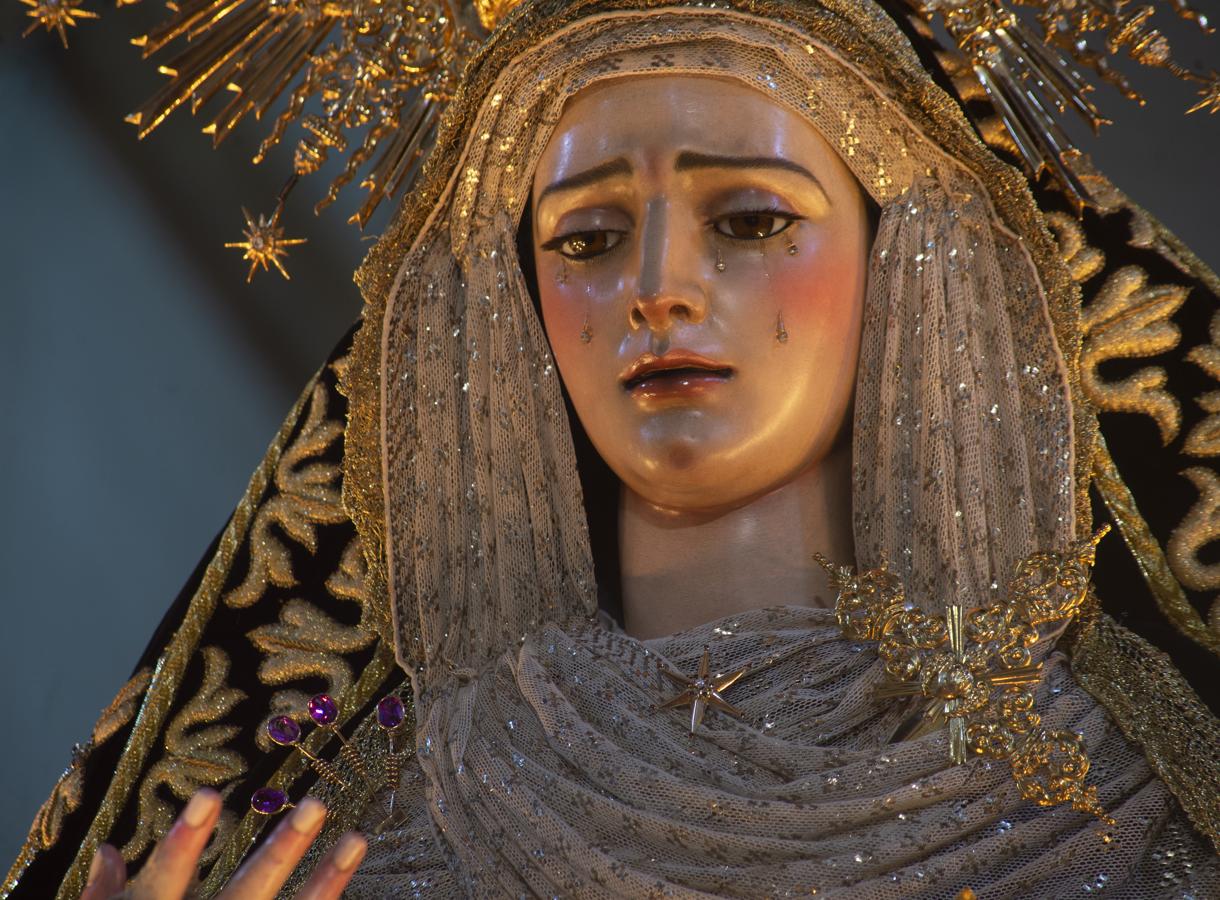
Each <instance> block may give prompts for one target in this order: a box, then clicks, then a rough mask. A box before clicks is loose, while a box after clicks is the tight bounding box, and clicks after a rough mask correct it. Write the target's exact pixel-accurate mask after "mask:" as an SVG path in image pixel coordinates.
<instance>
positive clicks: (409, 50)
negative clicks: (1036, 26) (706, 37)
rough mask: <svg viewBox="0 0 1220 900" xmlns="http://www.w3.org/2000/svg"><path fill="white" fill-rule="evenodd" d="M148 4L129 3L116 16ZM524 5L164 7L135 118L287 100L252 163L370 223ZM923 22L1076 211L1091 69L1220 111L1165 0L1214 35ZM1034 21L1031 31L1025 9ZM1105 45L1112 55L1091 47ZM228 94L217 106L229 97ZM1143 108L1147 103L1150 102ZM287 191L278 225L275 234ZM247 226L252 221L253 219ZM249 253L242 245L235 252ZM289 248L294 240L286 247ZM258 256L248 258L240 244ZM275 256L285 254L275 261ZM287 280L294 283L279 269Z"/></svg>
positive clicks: (1089, 8) (1003, 7)
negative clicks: (270, 155)
mask: <svg viewBox="0 0 1220 900" xmlns="http://www.w3.org/2000/svg"><path fill="white" fill-rule="evenodd" d="M20 2H21V3H23V4H25V5H26V6H28V7H30V9H28V10H27V14H28V15H29V16H30V17H31V18H33V20H34V21H33V23H32V24H31V25H30V27H29V28H28V29H27V30H26V33H27V34H28V33H29V32H30V31H32V30H34V29H35V28H37V27H38V26H39V25H41V26H43V27H44V28H46V29H47V30H48V31H55V32H57V33H58V34H59V36H60V38H61V40H62V41H63V42H64V44H65V45H66V44H67V36H66V29H67V28H68V27H73V26H75V25H76V24H77V22H78V20H80V19H84V18H96V17H97V14H96V13H93V12H91V11H89V10H85V9H82V8H81V3H82V2H83V0H20ZM135 2H139V0H119V4H120V5H127V4H130V3H135ZM519 2H521V0H167V5H168V7H169V9H170V13H171V15H170V17H169V18H168V19H166V20H165V21H163V22H162V23H161V24H160V25H158V26H157V27H156V28H154V29H153V30H152V31H150V32H149V33H148V34H145V35H142V36H140V37H137V38H135V39H134V40H133V43H134V44H136V45H137V46H138V47H140V48H142V50H143V54H144V56H145V57H146V58H147V57H150V56H152V55H153V54H162V53H164V54H170V53H173V55H172V56H169V58H167V59H166V60H165V61H164V62H162V63H161V64H160V65H159V67H158V68H159V70H160V71H161V72H162V73H163V74H165V75H167V76H169V80H168V81H167V82H166V83H165V84H164V85H163V86H162V88H161V89H160V90H159V91H157V92H156V93H155V94H154V95H153V96H152V97H151V98H149V99H148V101H147V102H145V103H144V105H142V106H141V107H140V108H139V109H138V110H137V111H135V112H134V113H132V114H131V115H130V116H128V121H129V122H131V123H133V124H134V125H136V127H137V128H138V130H139V136H140V137H141V138H143V137H146V136H147V135H148V134H150V133H151V132H152V131H153V130H155V129H156V128H157V126H158V125H160V124H161V123H162V122H163V121H165V119H166V117H167V116H169V114H170V113H172V112H173V111H174V110H176V109H177V108H179V107H180V106H184V105H186V106H189V108H190V110H191V112H192V114H198V113H199V112H200V110H202V109H203V107H205V106H209V107H210V108H211V109H212V110H214V112H211V113H210V117H209V119H208V121H207V123H206V124H205V125H204V127H203V131H204V132H205V133H206V134H210V135H211V136H212V142H213V144H214V145H216V146H218V145H220V144H221V143H222V142H223V141H224V140H225V138H226V137H228V136H229V135H230V134H231V133H232V132H233V130H234V128H236V127H237V126H238V125H239V124H240V123H241V122H242V121H243V120H245V119H247V118H249V117H253V118H254V119H255V120H261V119H262V118H263V116H265V115H267V114H268V112H269V110H271V108H272V107H273V106H274V105H275V104H276V102H277V101H278V100H280V99H281V98H283V97H285V95H286V96H287V103H286V105H285V106H284V108H283V109H282V111H281V112H280V113H279V114H278V115H277V116H276V117H275V119H274V122H273V124H272V126H271V129H270V133H269V134H268V135H267V137H266V138H265V139H264V140H263V142H262V145H261V147H260V148H259V151H258V152H257V153H256V154H255V156H254V160H253V161H254V162H255V163H258V162H261V161H262V160H263V159H264V158H265V156H266V154H267V152H268V151H269V150H270V149H271V148H272V147H274V146H276V145H277V144H278V143H279V142H280V141H281V140H283V138H284V136H285V133H286V132H287V129H288V127H289V125H291V124H292V123H294V122H297V123H299V124H300V126H301V128H302V129H303V130H304V132H305V134H304V136H302V137H301V138H300V139H299V140H298V142H297V146H296V151H295V154H294V159H293V169H294V176H293V178H292V179H291V180H290V185H291V184H294V183H295V179H296V177H297V176H300V175H308V174H312V173H313V172H316V171H317V170H318V169H319V168H321V166H322V165H323V163H325V162H326V161H327V159H328V158H329V157H330V156H331V155H332V154H333V155H336V156H339V157H344V156H345V157H346V164H345V165H344V166H343V168H342V170H341V171H340V172H339V174H338V175H337V176H336V177H335V178H334V179H333V180H332V182H331V184H330V187H329V190H328V191H327V193H326V195H325V196H324V197H323V198H322V200H321V201H320V202H319V203H318V204H317V205H316V206H315V212H320V211H321V210H322V209H323V208H325V207H326V206H328V205H330V204H331V203H333V202H334V201H335V199H336V198H337V197H338V195H339V192H340V191H341V190H342V189H343V188H344V187H345V186H347V185H349V184H350V183H351V182H353V181H355V180H356V179H357V178H359V179H360V180H359V184H360V186H361V187H363V188H364V189H365V190H366V191H367V192H368V196H367V198H366V199H365V202H364V204H363V205H362V206H361V207H360V209H359V210H357V212H356V213H355V214H354V215H352V216H351V218H350V219H349V221H350V222H352V223H354V224H357V225H359V226H360V227H363V226H364V225H365V224H366V223H367V222H368V221H369V219H370V217H371V216H372V215H373V213H374V212H375V211H376V209H377V207H378V205H379V204H380V203H381V201H382V200H384V199H386V198H387V197H393V196H396V195H399V194H401V193H402V192H404V191H405V190H407V188H408V187H409V185H410V183H411V181H412V180H413V178H414V176H415V175H416V174H417V172H418V170H419V164H420V162H421V160H422V158H423V156H424V155H425V153H426V152H427V150H428V148H429V147H430V145H431V141H432V139H433V137H434V136H435V130H436V126H437V124H438V122H439V120H440V113H441V111H442V110H443V108H444V105H445V104H446V103H447V102H448V100H449V98H450V97H451V95H452V92H453V90H454V87H455V85H456V81H457V78H458V76H459V74H460V72H461V68H462V65H463V64H464V63H465V61H466V60H467V59H468V58H469V57H470V56H471V55H472V54H473V53H474V52H475V50H477V49H478V47H479V46H480V45H481V43H482V42H483V40H484V39H485V38H486V36H487V35H488V34H489V33H490V32H491V30H493V29H494V28H495V26H496V24H497V23H498V22H499V21H500V20H501V19H502V18H503V16H504V15H505V14H507V13H508V12H509V11H510V10H511V9H512V8H513V7H515V6H516V5H517V4H518V3H519ZM900 2H903V3H905V4H906V5H907V7H908V9H909V10H910V11H911V14H912V15H913V16H915V17H916V18H917V19H922V20H924V21H926V22H930V21H932V20H933V19H934V18H939V19H940V20H941V21H943V23H944V25H945V28H946V30H947V32H948V34H949V35H950V37H951V38H952V39H953V40H954V41H955V42H956V44H957V47H958V49H959V50H960V51H961V53H962V54H963V55H964V57H965V59H964V62H965V64H966V65H967V66H968V67H969V69H970V70H972V71H973V74H974V76H975V78H977V80H978V82H979V83H980V84H981V85H982V87H983V89H984V90H985V91H986V93H987V96H988V98H989V99H990V101H991V103H992V105H993V106H994V108H995V111H996V112H997V113H998V115H999V117H1000V121H1001V122H1002V123H1003V126H1004V128H1005V129H1006V131H1007V133H1008V135H1009V136H1010V137H1011V139H1012V143H1013V144H1014V145H1015V148H1016V150H1017V151H1018V153H1019V154H1020V156H1021V158H1022V159H1023V160H1024V161H1025V163H1026V165H1027V166H1028V168H1029V170H1030V172H1031V173H1032V174H1033V175H1034V176H1035V177H1037V176H1038V175H1040V174H1042V172H1043V171H1049V172H1050V173H1051V175H1052V176H1053V177H1054V178H1055V180H1056V181H1057V182H1058V183H1059V184H1060V185H1061V186H1062V188H1063V189H1064V191H1065V192H1066V193H1067V195H1068V196H1069V198H1071V199H1072V200H1073V201H1074V202H1075V203H1076V205H1077V207H1078V208H1079V209H1083V207H1084V206H1085V205H1087V204H1089V203H1090V199H1091V198H1090V197H1089V194H1088V190H1087V188H1086V187H1085V186H1084V184H1083V183H1082V182H1081V180H1080V179H1079V178H1078V177H1077V176H1076V174H1075V173H1074V171H1073V169H1072V166H1071V164H1070V163H1071V160H1072V158H1073V157H1074V156H1076V155H1077V154H1078V151H1077V150H1076V149H1075V148H1074V147H1073V146H1072V143H1071V141H1070V140H1069V138H1068V137H1067V135H1066V134H1065V132H1064V131H1063V129H1062V127H1061V126H1060V124H1059V122H1058V120H1057V117H1058V116H1060V115H1062V114H1064V113H1066V112H1067V111H1068V109H1072V110H1074V111H1075V112H1076V113H1077V114H1079V115H1080V116H1081V117H1083V118H1084V120H1085V121H1086V122H1088V123H1089V124H1090V125H1091V126H1092V127H1093V128H1094V129H1095V130H1096V129H1097V128H1099V127H1100V125H1101V124H1103V123H1105V122H1106V121H1107V120H1106V119H1105V118H1103V117H1102V115H1101V113H1100V112H1099V111H1098V110H1097V108H1096V107H1095V106H1094V105H1093V103H1092V102H1091V101H1090V100H1089V99H1088V94H1089V92H1090V91H1091V90H1092V86H1091V85H1090V84H1089V83H1088V82H1086V81H1085V80H1084V77H1083V76H1082V75H1081V73H1080V71H1079V70H1078V68H1077V67H1078V66H1079V67H1080V68H1087V69H1090V70H1092V71H1093V72H1094V73H1095V74H1096V75H1097V76H1098V77H1100V78H1102V79H1103V80H1105V81H1107V82H1110V83H1111V84H1114V85H1115V86H1116V87H1117V88H1118V89H1119V90H1120V91H1122V92H1123V93H1124V94H1125V95H1126V96H1128V97H1129V98H1131V99H1136V100H1140V98H1139V95H1138V94H1137V93H1136V92H1135V91H1134V90H1133V89H1132V87H1131V85H1130V84H1129V82H1128V81H1127V80H1126V79H1125V78H1124V77H1123V76H1122V75H1121V74H1119V73H1118V72H1116V71H1115V70H1113V69H1112V68H1110V66H1109V64H1108V57H1110V56H1114V55H1117V54H1120V53H1123V52H1125V53H1127V54H1128V55H1129V56H1131V57H1132V58H1134V59H1136V60H1137V61H1139V62H1141V63H1143V64H1145V65H1150V66H1158V67H1162V68H1165V69H1167V70H1169V71H1170V72H1172V73H1173V74H1174V75H1176V76H1177V77H1179V78H1182V79H1185V80H1187V81H1192V82H1195V83H1196V84H1198V85H1200V90H1199V96H1200V98H1201V99H1200V100H1199V101H1198V102H1196V103H1195V104H1194V105H1193V106H1192V107H1190V109H1189V110H1188V111H1189V112H1197V111H1201V110H1207V111H1209V112H1212V113H1214V112H1217V111H1220V74H1218V73H1216V72H1214V71H1213V72H1209V73H1204V72H1197V71H1193V70H1190V69H1187V68H1185V67H1183V66H1181V65H1179V64H1178V63H1177V62H1175V61H1174V60H1173V59H1172V56H1171V52H1170V47H1169V42H1168V40H1167V39H1166V38H1165V37H1164V35H1162V34H1161V33H1160V32H1159V31H1158V30H1157V29H1156V28H1154V27H1152V25H1151V24H1150V20H1151V18H1152V16H1153V14H1154V12H1155V11H1156V5H1155V4H1156V3H1160V4H1163V5H1167V6H1169V7H1170V8H1171V9H1172V10H1174V11H1175V12H1176V13H1177V14H1178V15H1180V16H1182V17H1183V18H1185V19H1188V20H1193V21H1195V22H1196V23H1197V24H1198V25H1199V26H1200V27H1201V28H1203V29H1204V30H1205V31H1211V30H1212V29H1211V27H1210V25H1209V24H1208V22H1207V19H1206V17H1204V16H1203V15H1202V14H1201V13H1199V12H1198V11H1197V10H1195V9H1193V8H1192V7H1191V6H1189V5H1188V4H1187V2H1186V0H1154V4H1152V5H1132V4H1131V2H1130V0H900ZM1016 4H1019V5H1021V6H1025V7H1029V8H1031V9H1033V10H1034V16H1035V18H1036V19H1037V20H1038V22H1039V23H1040V25H1041V30H1042V34H1041V35H1040V36H1035V35H1033V34H1032V33H1031V32H1030V31H1029V29H1028V28H1027V27H1026V26H1025V25H1024V24H1023V23H1022V22H1021V21H1020V20H1019V19H1018V17H1017V16H1016V14H1015V13H1014V11H1013V7H1014V6H1015V5H1016ZM1095 38H1100V43H1101V44H1102V46H1101V48H1099V49H1095V48H1093V47H1092V46H1090V43H1089V42H1090V40H1091V39H1095ZM222 96H223V97H227V98H228V99H227V102H225V103H223V104H222V103H220V100H218V99H217V98H219V97H222ZM1140 102H1142V100H1141V101H1140ZM286 196H287V192H285V193H283V194H281V196H280V198H279V200H278V202H277V204H276V206H275V208H274V210H273V212H272V214H271V216H270V217H265V218H266V221H267V222H272V223H274V222H278V221H279V219H280V217H281V213H282V212H283V207H284V201H285V199H286ZM248 224H249V223H248ZM231 243H232V244H233V246H236V247H238V248H239V249H242V248H244V244H242V243H241V242H231ZM279 246H280V247H281V248H282V246H284V243H283V242H282V241H281V242H280V244H279ZM244 249H247V251H248V250H249V248H244ZM277 260H278V258H277ZM277 268H279V269H280V270H281V271H283V269H282V267H281V266H279V265H278V261H277Z"/></svg>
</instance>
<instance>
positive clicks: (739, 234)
mask: <svg viewBox="0 0 1220 900" xmlns="http://www.w3.org/2000/svg"><path fill="white" fill-rule="evenodd" d="M791 224H792V219H790V218H789V217H787V216H782V215H779V214H777V213H761V212H757V213H738V214H736V215H732V216H725V217H724V218H723V219H718V220H717V221H716V226H715V227H716V230H717V231H718V232H720V233H721V234H723V235H724V236H725V237H731V238H737V239H738V240H742V241H761V240H763V239H765V238H769V237H773V236H775V235H777V234H779V233H780V232H781V231H783V230H784V229H785V228H787V227H788V226H789V225H791Z"/></svg>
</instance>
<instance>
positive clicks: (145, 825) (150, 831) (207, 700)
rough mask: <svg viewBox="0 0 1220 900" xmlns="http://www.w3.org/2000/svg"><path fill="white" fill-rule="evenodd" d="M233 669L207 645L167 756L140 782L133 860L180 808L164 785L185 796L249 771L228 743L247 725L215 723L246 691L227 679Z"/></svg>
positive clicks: (129, 848)
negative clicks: (163, 791) (200, 672)
mask: <svg viewBox="0 0 1220 900" xmlns="http://www.w3.org/2000/svg"><path fill="white" fill-rule="evenodd" d="M228 675H229V657H228V656H227V655H226V654H225V652H224V651H223V650H221V649H220V648H218V647H206V648H204V650H203V684H202V685H201V686H200V688H199V691H198V692H197V693H196V694H195V696H194V697H192V698H191V699H190V700H189V701H188V702H187V703H186V704H184V705H183V707H182V709H181V710H180V711H179V712H178V714H177V715H176V716H174V718H173V720H172V721H171V722H170V724H169V727H168V728H166V730H165V741H164V746H165V756H164V757H163V758H161V759H159V760H157V762H156V763H154V764H153V765H152V766H151V767H150V768H149V770H148V774H147V775H146V776H145V777H144V780H143V781H142V782H141V784H140V788H139V810H140V814H139V824H138V825H137V826H136V831H135V834H134V835H132V837H131V839H130V840H129V841H128V842H127V843H126V844H124V845H123V848H122V853H123V858H124V859H126V860H127V861H128V862H130V861H132V860H134V859H136V858H138V857H139V856H140V854H141V853H143V852H144V851H145V849H147V848H148V846H149V844H151V843H152V842H154V841H157V840H160V839H161V837H162V836H163V835H164V834H165V833H166V832H167V831H169V828H170V826H171V825H172V824H173V822H174V817H175V815H176V814H177V812H176V810H174V809H173V808H172V807H171V805H170V804H169V803H167V802H166V801H165V800H164V799H163V798H162V797H161V796H160V795H159V794H158V791H159V789H160V788H161V786H162V785H164V786H165V787H167V788H168V789H169V791H170V792H171V793H172V794H173V795H174V796H175V797H177V798H178V799H179V800H183V801H185V800H187V799H188V798H189V797H190V796H191V794H193V793H194V792H195V791H196V790H198V789H199V788H201V787H205V786H206V787H215V786H217V785H223V784H225V783H227V782H230V781H232V780H234V779H235V778H237V777H239V776H240V775H242V774H244V773H245V771H246V762H245V760H244V759H243V758H242V755H241V754H240V753H238V752H237V751H236V750H231V749H228V748H226V747H225V744H227V743H228V742H229V741H230V740H232V739H233V737H234V736H235V735H236V734H237V733H238V732H239V731H241V728H240V727H238V726H237V725H216V724H212V723H215V722H216V721H218V720H219V719H222V718H224V717H225V716H227V715H228V714H229V713H230V712H231V711H232V710H233V707H234V706H236V705H237V704H238V703H239V702H241V701H242V700H243V699H244V698H245V696H246V695H245V693H244V692H242V691H240V690H238V689H237V688H234V687H228V686H227V685H226V684H225V681H226V679H227V678H228ZM200 726H206V727H200Z"/></svg>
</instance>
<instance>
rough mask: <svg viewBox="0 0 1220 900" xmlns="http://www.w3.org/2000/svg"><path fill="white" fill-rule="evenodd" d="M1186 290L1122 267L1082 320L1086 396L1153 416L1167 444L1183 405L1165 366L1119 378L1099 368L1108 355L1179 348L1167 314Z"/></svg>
mask: <svg viewBox="0 0 1220 900" xmlns="http://www.w3.org/2000/svg"><path fill="white" fill-rule="evenodd" d="M1188 293H1189V290H1188V289H1187V288H1183V287H1177V286H1173V285H1152V286H1150V285H1149V284H1148V276H1147V274H1146V273H1145V272H1144V270H1143V269H1141V268H1139V267H1138V266H1124V267H1122V268H1121V269H1119V270H1117V271H1116V272H1114V273H1113V274H1111V275H1110V277H1109V278H1107V279H1106V282H1105V284H1104V285H1103V286H1102V288H1101V290H1100V291H1098V293H1097V297H1096V298H1095V299H1094V300H1093V302H1092V303H1090V304H1089V306H1088V307H1087V308H1085V310H1084V311H1083V314H1082V319H1081V324H1082V326H1083V328H1084V346H1083V348H1082V351H1081V358H1080V380H1081V386H1082V387H1083V388H1084V391H1085V393H1086V394H1087V395H1088V398H1089V399H1090V400H1091V401H1092V402H1093V403H1094V404H1095V405H1096V406H1097V408H1098V409H1099V410H1102V411H1103V412H1128V413H1143V414H1144V415H1147V416H1150V417H1151V418H1152V419H1153V421H1155V422H1156V423H1157V426H1158V427H1159V428H1160V430H1161V440H1162V441H1163V442H1164V443H1166V444H1168V443H1169V442H1170V441H1171V440H1173V439H1174V437H1176V436H1177V433H1178V428H1179V427H1180V425H1181V420H1182V410H1181V407H1180V406H1179V405H1178V401H1177V399H1176V398H1175V397H1174V396H1173V394H1171V393H1170V392H1169V391H1167V390H1165V384H1166V382H1167V381H1168V379H1169V376H1168V374H1167V373H1166V372H1165V370H1164V368H1162V367H1161V366H1147V367H1145V368H1142V369H1140V370H1139V371H1137V372H1135V373H1133V374H1131V375H1129V376H1127V377H1126V378H1122V379H1119V380H1117V381H1106V380H1104V379H1103V378H1102V377H1101V374H1100V372H1099V369H1100V367H1101V365H1102V364H1103V363H1105V362H1108V361H1110V360H1114V359H1132V358H1139V357H1147V356H1155V355H1156V354H1158V353H1163V352H1165V351H1166V350H1171V349H1173V348H1174V347H1176V346H1177V345H1178V342H1179V341H1180V340H1181V337H1182V335H1181V332H1180V331H1179V330H1178V327H1177V326H1176V325H1174V324H1173V323H1172V322H1171V321H1169V318H1170V316H1172V315H1173V314H1174V313H1175V312H1176V311H1177V309H1178V307H1180V306H1181V305H1182V304H1183V303H1184V302H1185V301H1186V295H1187V294H1188Z"/></svg>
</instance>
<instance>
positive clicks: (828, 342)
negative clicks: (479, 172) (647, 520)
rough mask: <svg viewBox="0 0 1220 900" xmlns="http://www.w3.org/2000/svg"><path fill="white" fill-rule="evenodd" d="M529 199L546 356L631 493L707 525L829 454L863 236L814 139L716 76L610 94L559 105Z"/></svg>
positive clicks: (838, 419) (841, 407)
mask: <svg viewBox="0 0 1220 900" xmlns="http://www.w3.org/2000/svg"><path fill="white" fill-rule="evenodd" d="M725 110H732V115H725ZM533 201H534V249H535V257H536V261H537V271H538V286H539V293H540V294H541V302H542V313H543V318H544V321H545V324H546V330H547V334H548V337H549V339H550V343H551V347H552V349H553V351H554V354H555V359H556V361H557V363H558V365H559V370H560V373H561V375H562V376H563V380H564V384H565V385H566V386H567V389H568V391H569V393H570V395H571V398H572V402H573V404H574V406H575V409H576V413H577V415H578V416H579V417H580V421H581V423H582V424H583V426H584V428H585V430H586V431H587V432H588V434H589V437H590V439H591V440H592V441H593V444H594V446H595V447H596V448H597V450H598V452H599V453H600V454H601V456H602V457H603V459H605V461H606V462H607V464H608V465H609V466H610V467H611V469H613V470H614V472H615V473H616V474H617V475H618V476H619V478H621V479H622V481H623V482H624V483H625V484H626V485H627V486H628V487H629V488H630V489H631V490H633V491H635V492H636V493H637V494H639V495H640V496H641V497H643V498H644V499H645V500H647V501H649V502H651V503H653V504H655V505H656V506H658V507H661V508H668V509H673V510H675V511H708V512H714V511H716V510H721V509H729V508H733V507H735V506H739V505H742V504H744V503H746V502H749V501H750V500H751V499H753V498H755V497H758V496H760V495H762V494H764V493H766V492H768V491H771V490H774V489H775V488H777V487H779V486H781V485H783V484H785V483H787V482H788V481H789V480H791V479H792V478H794V477H796V476H797V475H799V474H800V473H801V472H802V471H804V470H806V469H807V468H808V467H810V466H811V465H814V464H816V463H817V462H818V461H819V460H820V459H821V458H822V457H823V456H824V455H825V454H826V453H827V452H828V451H829V449H830V448H831V447H832V445H833V444H834V442H835V440H836V438H837V437H838V436H839V434H840V433H841V431H842V428H843V424H844V420H845V419H846V417H847V415H848V412H849V410H850V407H851V397H852V390H853V385H854V383H855V377H856V360H857V356H858V352H859V341H860V328H861V318H862V309H863V297H864V283H865V271H866V256H867V252H868V241H869V229H868V221H867V215H866V208H865V201H864V197H863V195H862V193H861V191H860V188H859V186H858V184H857V182H856V181H855V179H854V178H853V176H852V175H851V173H850V172H849V171H848V169H847V167H846V166H845V165H844V164H843V162H842V160H840V159H839V157H838V155H837V154H836V152H835V151H834V150H833V149H832V148H831V147H830V145H829V144H828V143H827V142H826V141H825V140H824V139H823V138H822V137H821V135H820V134H819V133H818V132H817V131H816V130H814V128H813V126H812V125H810V124H809V123H807V122H806V121H805V120H803V119H802V118H801V117H800V116H798V115H797V114H796V113H794V112H792V111H791V110H789V109H787V108H786V107H782V106H780V105H778V104H776V103H774V102H772V101H771V100H770V99H769V98H768V97H766V96H765V95H763V94H762V93H760V92H757V91H754V90H752V89H751V88H749V87H746V86H743V85H740V84H738V83H735V82H731V81H722V80H719V79H713V78H706V77H691V76H669V75H665V76H655V77H646V78H634V79H622V80H618V81H611V82H607V83H604V84H602V85H599V86H595V87H593V88H590V89H588V90H586V91H583V92H581V93H580V94H578V95H576V96H575V97H574V98H573V99H572V101H571V102H570V103H568V105H567V106H566V107H565V109H564V112H563V115H562V117H561V119H560V121H559V123H558V125H557V127H556V129H555V132H554V134H553V136H552V138H551V140H550V143H549V144H548V146H547V148H546V150H545V152H544V153H543V155H542V158H541V160H540V162H539V166H538V170H537V172H536V175H535V178H534V187H533Z"/></svg>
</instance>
